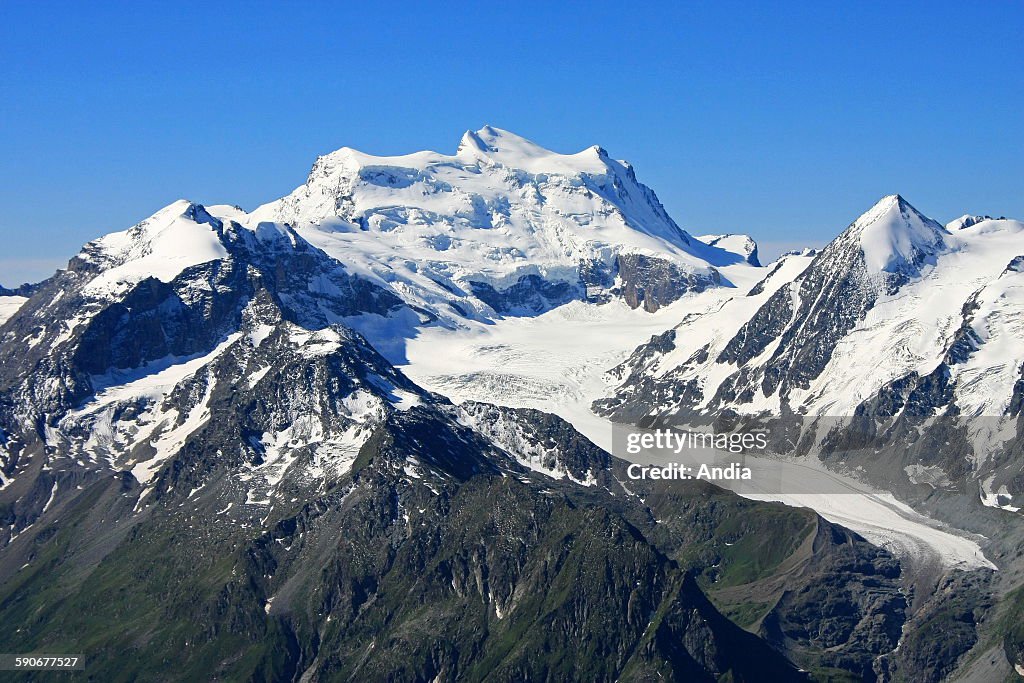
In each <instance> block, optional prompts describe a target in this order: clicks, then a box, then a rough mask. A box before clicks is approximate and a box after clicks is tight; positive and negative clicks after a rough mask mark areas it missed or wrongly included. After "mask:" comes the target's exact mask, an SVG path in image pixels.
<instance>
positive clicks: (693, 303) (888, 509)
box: [402, 256, 992, 568]
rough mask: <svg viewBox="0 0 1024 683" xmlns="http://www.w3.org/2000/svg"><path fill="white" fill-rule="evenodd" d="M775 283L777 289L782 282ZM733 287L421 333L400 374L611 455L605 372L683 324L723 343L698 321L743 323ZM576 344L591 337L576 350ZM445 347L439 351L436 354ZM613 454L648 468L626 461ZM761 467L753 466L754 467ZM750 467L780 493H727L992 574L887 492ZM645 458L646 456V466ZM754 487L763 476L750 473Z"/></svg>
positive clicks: (800, 264)
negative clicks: (568, 427)
mask: <svg viewBox="0 0 1024 683" xmlns="http://www.w3.org/2000/svg"><path fill="white" fill-rule="evenodd" d="M809 260H810V259H809V258H808V257H799V256H797V257H788V258H786V259H784V260H783V263H781V264H780V268H779V269H778V270H774V275H773V277H774V278H776V279H777V281H778V283H779V284H781V283H782V282H788V281H789V280H791V279H792V278H793V277H795V275H796V274H798V273H799V272H800V271H801V270H802V268H804V267H806V265H807V263H808V262H809ZM774 265H775V264H772V265H771V266H769V267H767V268H763V269H749V270H750V271H753V272H748V273H746V279H745V280H744V279H743V273H742V272H737V270H738V269H737V268H735V267H734V268H733V269H732V270H730V271H729V273H728V275H729V277H731V278H736V280H737V281H739V282H743V285H744V286H743V287H739V288H738V289H739V290H740V292H742V291H743V290H744V289H749V287H750V286H752V285H753V284H755V282H756V281H757V278H758V277H763V276H765V275H767V274H768V273H769V272H772V271H773V269H774ZM776 286H778V285H776ZM746 299H747V297H743V296H742V295H739V296H737V294H736V291H735V290H710V291H705V292H702V293H700V294H694V295H691V296H688V297H685V298H684V299H682V300H680V301H678V302H675V303H674V304H672V305H671V306H669V307H667V308H664V309H662V310H659V311H657V312H656V313H654V314H645V313H642V312H640V311H635V310H630V309H629V308H628V307H626V306H624V305H623V304H621V303H613V304H605V305H595V304H589V303H584V302H574V303H572V304H569V305H567V306H563V307H561V308H558V309H556V310H554V311H550V312H548V313H546V314H544V315H542V316H539V317H536V318H520V319H506V320H501V321H498V322H497V323H496V324H493V325H471V326H469V327H468V328H464V329H455V330H452V329H443V328H439V327H435V328H430V329H427V330H424V331H423V334H421V335H420V336H418V337H417V338H415V339H413V340H411V341H410V343H409V348H408V356H409V362H408V365H406V366H405V367H403V368H402V369H403V371H404V372H405V373H406V374H408V375H409V376H410V377H411V378H412V379H413V380H414V381H416V382H417V383H418V384H420V385H421V386H424V387H427V388H429V389H431V390H433V391H437V392H439V393H441V394H444V395H446V396H448V397H449V398H451V399H452V400H454V401H456V402H462V401H466V400H477V401H487V402H490V403H496V404H499V405H507V406H512V407H529V408H538V409H541V410H545V411H548V412H553V413H555V414H557V415H559V416H561V417H563V418H565V419H566V420H568V421H569V422H570V423H572V424H573V426H574V427H576V429H578V430H579V431H580V432H582V433H583V434H585V435H586V436H587V437H588V438H589V439H591V440H592V441H594V442H595V443H596V444H598V445H599V446H601V447H602V448H604V449H606V450H608V451H610V452H614V450H615V449H614V443H613V441H614V439H613V429H614V428H615V427H614V425H613V423H612V422H611V421H609V420H607V419H605V418H601V417H598V416H596V415H594V414H593V413H592V412H591V411H590V403H591V401H592V400H593V399H594V398H597V397H599V396H602V395H603V394H604V392H606V391H607V390H608V387H609V382H610V381H611V378H609V377H608V376H607V375H606V374H605V370H607V369H608V368H609V367H612V366H613V365H615V364H616V363H617V362H620V361H621V360H623V359H624V358H625V357H626V356H627V355H628V354H629V353H630V352H631V351H632V350H633V348H635V346H636V345H637V343H638V342H640V341H643V340H645V339H647V338H649V337H650V336H651V335H655V334H660V333H661V332H664V331H665V330H667V329H670V328H671V327H673V326H675V325H676V323H677V322H678V320H679V319H680V318H683V319H685V320H687V321H689V322H690V324H689V325H684V326H682V327H681V328H680V329H681V330H682V331H683V332H684V334H683V335H681V336H682V337H683V338H684V339H685V338H686V334H694V335H697V337H696V339H694V340H692V341H691V340H687V341H686V343H687V346H688V347H692V346H699V345H700V344H702V343H704V341H706V340H705V337H714V336H715V335H716V334H719V335H725V334H727V331H726V330H717V331H716V330H715V329H714V328H712V327H711V326H708V325H705V324H703V323H702V322H701V321H703V320H706V319H709V318H710V319H714V320H716V321H722V320H725V319H729V320H731V323H730V324H731V325H732V326H735V327H738V326H739V324H741V321H742V320H743V319H744V316H745V315H748V314H749V312H750V310H749V309H750V308H751V307H756V305H757V301H756V297H755V300H754V301H747V300H746ZM581 340H586V341H585V343H581ZM440 348H443V349H444V350H445V352H444V353H438V349H440ZM614 454H615V455H618V456H619V457H624V458H626V459H631V460H635V461H639V462H644V461H645V460H644V459H643V457H642V456H641V457H637V456H631V455H629V454H628V453H618V452H615V453H614ZM754 460H756V459H754ZM754 460H751V459H748V464H755V465H756V466H757V467H759V468H760V472H761V474H762V475H763V480H764V481H766V482H779V481H785V482H787V485H786V486H785V487H783V488H782V489H779V488H771V487H767V488H757V487H756V483H757V482H756V481H755V482H754V484H755V486H751V483H750V482H743V485H735V486H733V485H731V484H730V482H718V483H719V484H720V485H724V486H726V487H727V488H733V489H734V490H735V491H736V492H737V493H739V494H740V495H743V496H746V497H750V498H756V499H762V500H778V501H780V502H783V503H786V504H787V505H793V506H797V507H809V508H812V509H814V510H815V511H816V512H818V513H819V514H821V515H822V516H823V517H825V518H826V519H828V520H830V521H834V522H837V523H840V524H843V525H844V526H847V527H849V528H851V529H853V530H855V531H857V532H858V533H861V534H863V535H864V536H865V537H866V538H868V539H869V540H871V541H872V542H874V543H878V544H880V545H883V546H885V547H887V548H888V549H890V550H891V551H893V552H895V553H896V554H897V555H899V556H901V557H904V558H909V559H912V560H913V561H914V562H915V564H916V565H917V566H923V565H935V564H938V565H941V566H944V567H957V568H973V567H991V566H992V565H991V563H990V562H989V561H988V560H987V559H986V558H985V557H984V554H983V553H982V552H981V550H980V549H979V546H978V543H977V540H975V539H972V538H968V537H967V536H965V535H961V534H959V533H958V532H956V531H955V530H952V529H949V528H945V527H942V526H941V525H940V524H938V523H937V522H934V521H932V520H930V519H928V518H925V517H923V516H921V515H919V514H917V513H916V512H914V511H913V510H911V509H910V508H908V507H907V506H905V505H903V504H901V503H899V502H898V501H896V500H895V499H894V498H893V497H892V496H891V495H889V494H887V493H885V492H879V491H875V490H872V489H870V488H869V487H867V486H865V485H864V484H862V483H860V482H856V481H854V480H852V479H850V478H849V477H845V476H843V475H840V474H836V473H833V472H829V471H828V470H826V469H825V468H824V466H822V465H821V464H820V463H818V462H816V461H814V460H813V459H805V460H799V461H798V460H775V459H760V460H759V461H758V462H756V463H755V462H754ZM647 461H648V462H649V461H650V460H647ZM755 479H758V478H757V477H755Z"/></svg>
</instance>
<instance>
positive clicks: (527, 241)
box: [232, 126, 738, 320]
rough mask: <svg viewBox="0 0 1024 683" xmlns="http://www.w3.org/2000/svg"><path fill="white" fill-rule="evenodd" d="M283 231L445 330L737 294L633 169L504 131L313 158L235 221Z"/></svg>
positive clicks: (722, 260)
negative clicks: (585, 303)
mask: <svg viewBox="0 0 1024 683" xmlns="http://www.w3.org/2000/svg"><path fill="white" fill-rule="evenodd" d="M232 218H234V219H236V220H239V221H240V222H243V223H246V224H248V225H251V226H252V225H258V224H259V223H260V222H263V221H271V222H275V223H287V224H289V225H291V226H293V227H294V228H295V229H296V230H297V231H298V232H299V233H300V234H301V235H302V236H303V237H305V238H306V239H307V240H308V241H309V242H310V243H312V244H315V245H316V246H318V247H320V248H321V249H323V250H324V251H326V252H327V253H329V254H331V255H333V256H335V257H337V258H338V259H339V260H341V261H343V262H344V263H346V264H347V265H348V266H349V267H351V268H352V269H353V271H354V272H355V273H358V274H360V275H363V276H364V277H367V278H369V279H371V280H372V281H375V282H377V283H378V284H380V285H381V286H385V287H390V288H392V289H394V290H396V291H399V292H401V295H402V296H403V297H404V298H406V299H407V300H409V301H412V302H415V304H416V305H417V306H418V307H420V308H422V309H423V310H427V311H430V313H431V314H432V315H435V316H437V317H439V318H442V319H448V320H451V319H458V318H465V317H469V318H477V319H480V318H488V317H493V316H495V315H521V314H529V315H534V314H537V313H540V312H543V311H544V310H548V309H550V308H552V307H554V306H557V305H560V304H563V303H566V302H567V301H571V300H574V299H584V298H587V297H590V298H595V299H596V298H601V297H606V296H609V294H611V295H616V294H623V295H624V296H626V297H627V299H628V300H629V301H630V305H632V306H634V307H636V306H645V307H646V308H648V309H650V310H654V309H656V308H657V307H658V306H661V305H665V304H666V303H670V302H671V301H674V300H675V299H677V298H679V297H680V296H682V295H683V294H684V293H685V292H687V291H700V290H702V289H704V288H707V287H714V286H729V284H730V283H729V282H728V280H727V279H723V278H722V277H721V275H720V273H719V271H718V270H717V269H718V268H719V267H721V266H725V265H729V264H732V263H735V262H737V260H738V259H737V254H735V253H733V252H731V251H729V250H727V249H721V248H716V247H714V246H709V245H707V244H705V243H703V242H701V241H699V240H696V239H694V238H693V237H691V236H690V235H689V234H687V233H686V232H685V231H684V230H682V229H681V228H680V227H679V226H677V225H676V223H675V222H674V221H673V220H672V219H671V218H670V217H669V215H668V214H667V213H666V212H665V209H664V208H663V207H662V205H661V202H660V201H658V198H657V196H656V195H655V194H654V192H653V191H651V189H650V188H648V187H647V186H645V185H643V184H642V183H640V182H639V181H638V180H637V179H636V175H635V174H634V172H633V168H632V167H631V166H630V165H629V164H628V163H626V162H624V161H616V160H614V159H612V158H611V157H609V155H608V153H607V152H605V151H604V150H603V149H601V148H600V147H597V146H594V147H590V148H588V149H586V150H584V151H582V152H579V153H577V154H557V153H555V152H551V151H549V150H547V149H544V148H542V147H540V146H538V145H536V144H534V143H532V142H530V141H528V140H525V139H524V138H521V137H519V136H517V135H515V134H513V133H510V132H508V131H504V130H500V129H497V128H492V127H490V126H485V127H484V128H481V129H480V130H478V131H476V132H472V131H470V132H467V133H466V134H465V135H464V136H463V137H462V140H461V142H460V143H459V146H458V149H457V151H456V153H455V154H454V155H446V154H439V153H437V152H418V153H415V154H409V155H405V156H393V157H378V156H371V155H368V154H363V153H361V152H357V151H355V150H352V149H349V148H347V147H345V148H342V149H340V150H338V151H336V152H333V153H331V154H328V155H326V156H322V157H320V158H319V159H317V161H316V163H315V164H314V165H313V169H312V170H311V171H310V174H309V177H308V179H307V181H306V183H305V184H304V185H302V186H301V187H299V188H297V189H296V190H295V191H294V192H292V193H291V194H290V195H288V196H287V197H284V198H282V199H279V200H277V201H275V202H271V203H269V204H266V205H264V206H261V207H259V208H258V209H256V210H254V211H253V212H252V213H251V214H249V215H248V216H237V215H236V216H232Z"/></svg>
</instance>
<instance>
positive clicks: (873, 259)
mask: <svg viewBox="0 0 1024 683" xmlns="http://www.w3.org/2000/svg"><path fill="white" fill-rule="evenodd" d="M900 204H901V202H900V197H899V195H889V196H887V197H883V198H882V199H881V200H880V201H879V202H878V203H876V204H875V205H874V206H873V207H871V208H870V209H869V210H868V211H866V212H865V213H864V214H863V215H861V216H860V218H858V219H857V220H856V221H855V222H854V230H859V232H860V245H861V249H862V250H863V252H864V261H865V263H866V265H867V267H868V271H869V272H871V273H879V272H881V271H890V272H891V271H894V270H896V269H898V268H899V267H900V266H902V265H904V264H907V263H910V262H912V261H913V260H914V257H915V254H916V253H922V252H924V253H926V252H928V251H931V250H934V249H935V248H936V246H937V245H938V244H941V243H942V239H943V237H944V234H945V229H944V228H942V227H941V226H939V225H938V224H937V223H935V222H934V221H929V220H927V219H923V217H922V216H920V215H919V214H917V213H916V212H914V211H910V212H909V213H905V212H903V211H901V206H900Z"/></svg>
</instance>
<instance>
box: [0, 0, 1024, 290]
mask: <svg viewBox="0 0 1024 683" xmlns="http://www.w3.org/2000/svg"><path fill="white" fill-rule="evenodd" d="M207 4H213V3H195V4H190V3H186V2H173V3H172V2H166V3H153V2H141V3H125V4H123V5H119V4H116V3H86V2H66V3H61V2H16V1H14V0H3V1H2V2H0V201H2V205H3V210H2V212H0V236H2V238H3V246H4V250H3V253H0V283H3V284H7V285H10V284H12V283H15V282H20V281H22V280H26V279H37V278H39V277H42V276H45V275H47V274H48V273H49V272H52V270H53V268H54V267H56V266H58V265H62V264H63V263H65V262H66V261H67V259H68V258H69V257H70V256H72V255H73V254H74V253H75V252H77V250H78V248H79V247H80V245H81V244H83V243H84V242H86V241H88V240H90V239H92V238H94V237H97V236H99V235H101V234H104V233H106V232H110V231H113V230H122V229H124V228H126V227H128V226H130V225H131V224H133V223H135V222H137V221H138V220H140V219H142V218H144V217H146V216H148V215H149V214H151V213H153V212H154V211H155V210H157V209H158V208H160V207H162V206H164V205H166V204H168V203H170V202H171V201H173V200H175V199H177V198H179V197H186V198H189V199H192V200H194V201H199V202H204V203H211V204H212V203H230V204H239V205H241V206H242V207H243V208H247V209H251V208H253V207H255V206H256V205H258V204H261V203H263V202H265V201H268V200H271V199H274V198H276V197H278V196H281V195H284V194H286V193H288V192H289V191H291V190H292V189H293V188H294V187H295V186H297V185H299V184H300V183H301V182H302V181H303V180H304V179H305V176H306V173H307V172H308V170H309V167H310V165H311V164H312V162H313V160H314V158H315V157H316V156H317V155H318V154H323V153H326V152H328V151H331V150H333V149H336V148H338V147H341V146H343V145H347V146H350V147H355V148H357V149H361V150H363V151H366V152H370V153H376V154H388V153H390V154H394V153H404V152H408V151H413V150H417V149H435V150H437V151H441V152H449V153H451V152H454V150H455V147H456V145H457V144H458V140H459V138H460V136H461V134H462V132H463V131H464V130H466V129H470V128H472V129H476V128H479V127H481V126H482V125H484V124H485V123H487V124H491V125H494V126H498V127H501V128H507V129H509V130H512V131H514V132H516V133H519V134H520V135H524V136H526V137H528V138H530V139H532V140H534V141H536V142H538V143H539V144H542V145H544V146H546V147H549V148H552V149H555V150H557V151H563V152H570V151H573V152H574V151H578V150H580V149H583V148H584V147H587V146H589V145H592V144H600V145H601V146H603V147H605V148H606V149H608V150H609V152H610V153H611V154H612V155H613V156H616V157H618V158H624V159H628V160H629V161H631V162H632V163H633V164H634V165H635V166H636V169H637V175H638V176H639V178H640V180H642V181H643V182H645V183H647V184H648V185H650V186H651V187H653V188H654V190H655V191H656V192H657V193H658V195H659V196H660V197H661V199H662V201H663V202H664V203H665V205H666V207H667V208H668V210H669V212H670V213H671V214H672V216H673V217H674V218H675V219H676V221H677V222H678V223H680V225H682V226H683V227H685V228H687V229H688V230H691V231H692V232H694V233H697V234H700V233H704V232H724V231H732V232H746V233H749V234H751V235H753V236H754V237H755V238H756V239H758V241H760V242H761V243H762V246H763V250H764V251H768V252H771V253H777V252H778V250H780V249H781V248H783V247H786V248H790V247H794V246H798V245H801V244H822V243H824V242H827V241H828V240H829V239H831V238H832V237H833V236H834V235H835V234H837V233H838V232H839V231H840V230H842V229H843V228H844V227H845V226H846V225H847V224H848V223H849V222H850V221H851V220H853V219H854V218H855V217H856V216H857V215H858V214H859V213H861V212H862V211H864V210H865V209H867V208H868V207H869V206H870V205H871V204H872V203H873V202H874V201H875V200H876V199H877V198H878V197H880V196H881V195H884V194H889V193H893V192H899V193H901V194H903V195H904V196H905V197H906V198H907V199H908V200H909V201H910V202H911V203H912V204H914V205H915V206H916V207H917V208H918V209H920V210H921V211H923V212H924V213H925V214H928V215H930V216H932V217H934V218H937V219H939V220H942V221H946V220H949V219H951V218H953V217H955V216H958V215H960V214H962V213H965V212H970V213H990V214H997V215H1008V216H1014V217H1017V218H1024V49H1022V46H1021V36H1022V35H1024V2H1020V1H1014V2H984V3H965V2H919V3H894V2H884V3H865V2H848V1H847V2H837V3H831V2H806V3H792V4H790V5H789V7H787V8H778V7H764V8H761V9H757V8H754V7H752V5H753V4H754V3H751V2H739V3H729V2H708V3H685V5H686V6H680V5H681V4H684V3H664V4H658V3H652V4H647V5H644V6H634V5H633V4H632V3H626V2H622V1H621V0H618V1H616V2H608V3H603V2H588V3H572V4H563V3H552V2H543V3H530V2H516V3H473V4H469V3H467V4H465V5H462V6H457V5H456V4H455V3H415V4H413V3H410V4H400V3H377V2H353V3H314V2H304V3H298V2H279V3H272V2H260V1H259V0H255V1H250V2H244V3H242V2H239V3H217V4H218V5H220V8H216V9H215V8H211V7H207V6H206V5H207ZM499 4H500V5H502V6H500V7H499V6H497V5H499ZM771 4H775V3H764V5H766V6H767V5H771ZM969 5H974V6H969ZM442 7H443V9H442Z"/></svg>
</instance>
